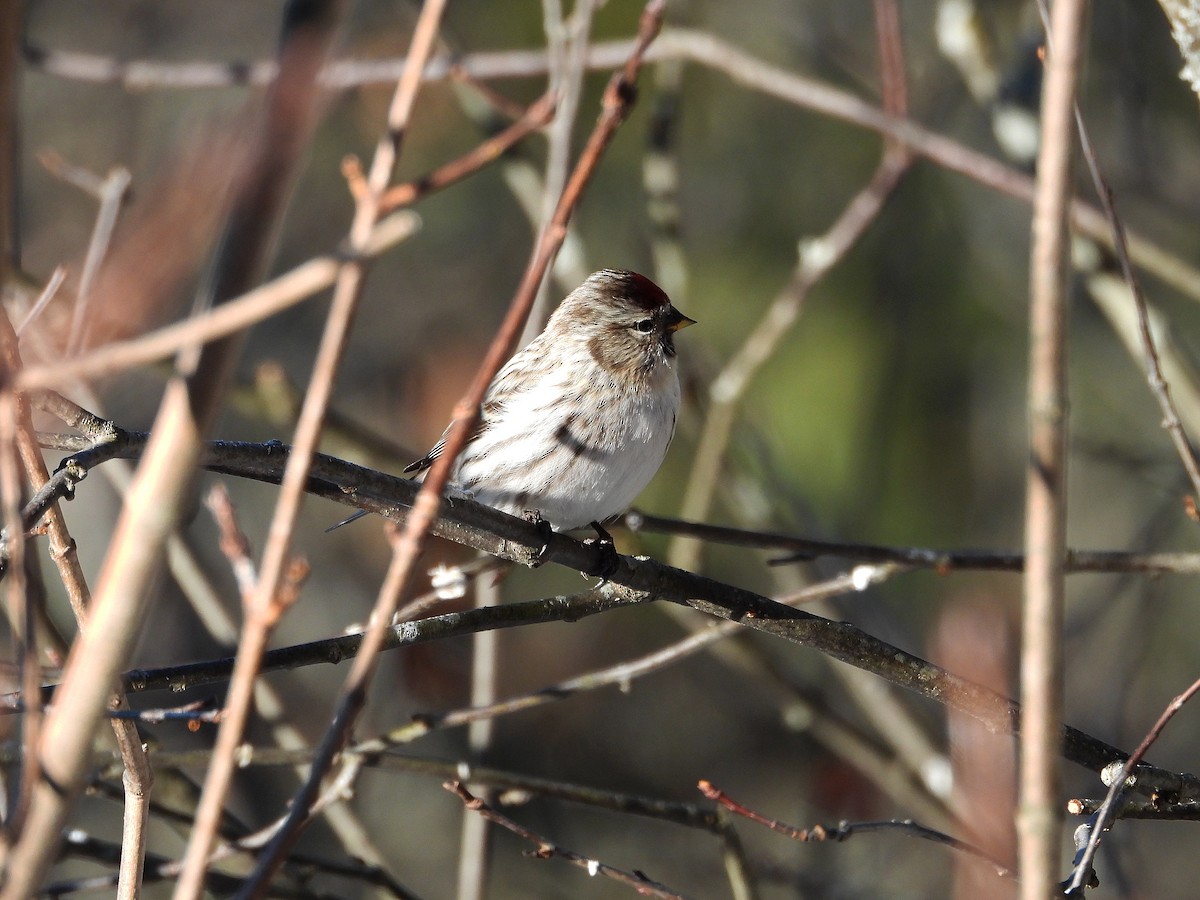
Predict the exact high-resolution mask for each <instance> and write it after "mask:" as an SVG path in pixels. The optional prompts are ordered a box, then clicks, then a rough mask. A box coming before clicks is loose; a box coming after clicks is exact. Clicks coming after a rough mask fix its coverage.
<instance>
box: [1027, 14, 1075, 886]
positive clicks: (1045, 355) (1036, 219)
mask: <svg viewBox="0 0 1200 900" xmlns="http://www.w3.org/2000/svg"><path fill="white" fill-rule="evenodd" d="M1084 8H1085V3H1084V2H1082V0H1057V2H1056V3H1055V5H1054V13H1053V19H1052V23H1051V28H1050V30H1049V32H1048V35H1047V42H1048V44H1049V53H1048V57H1047V64H1046V82H1045V86H1044V90H1043V95H1042V122H1041V135H1042V144H1041V148H1040V152H1039V154H1038V164H1037V172H1038V176H1037V195H1036V197H1035V200H1034V211H1033V247H1032V249H1031V259H1030V310H1029V329H1030V359H1029V388H1028V410H1029V455H1028V459H1029V461H1028V464H1027V468H1026V511H1025V559H1026V567H1025V578H1024V602H1023V616H1022V635H1021V698H1022V703H1023V705H1024V709H1023V711H1022V715H1021V735H1020V742H1021V743H1020V746H1021V755H1020V777H1019V781H1020V789H1019V803H1020V812H1019V813H1018V816H1017V850H1018V858H1019V863H1020V865H1019V867H1020V870H1021V878H1022V880H1021V896H1022V897H1023V898H1027V900H1035V898H1036V900H1044V898H1045V897H1048V896H1050V894H1051V893H1052V892H1053V891H1054V889H1055V887H1056V885H1057V883H1058V878H1057V868H1058V854H1059V831H1060V829H1061V824H1062V809H1061V805H1060V801H1059V783H1060V774H1059V753H1058V748H1059V742H1060V740H1061V734H1062V717H1063V711H1062V704H1063V697H1062V693H1063V660H1062V628H1063V594H1064V575H1065V571H1064V568H1063V561H1064V559H1065V555H1066V521H1067V502H1066V496H1067V495H1066V491H1067V477H1066V473H1067V469H1066V466H1067V433H1068V426H1067V376H1066V365H1067V363H1066V360H1067V345H1066V336H1067V305H1068V304H1067V299H1068V296H1069V295H1068V276H1069V271H1070V253H1069V248H1068V241H1069V235H1068V231H1067V222H1068V210H1069V206H1070V197H1071V157H1072V149H1073V132H1074V128H1073V122H1072V119H1071V112H1072V109H1073V107H1074V98H1075V86H1076V80H1077V78H1078V74H1079V59H1080V52H1081V51H1080V43H1081V38H1082V22H1083V13H1084Z"/></svg>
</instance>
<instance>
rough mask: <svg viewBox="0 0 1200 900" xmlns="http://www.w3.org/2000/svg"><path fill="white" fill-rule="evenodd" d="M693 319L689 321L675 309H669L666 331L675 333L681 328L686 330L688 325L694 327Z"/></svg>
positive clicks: (694, 321)
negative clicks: (669, 315) (669, 317)
mask: <svg viewBox="0 0 1200 900" xmlns="http://www.w3.org/2000/svg"><path fill="white" fill-rule="evenodd" d="M695 324H696V320H695V319H689V318H688V317H687V316H685V315H684V314H683V313H681V312H680V311H679V310H677V309H676V308H675V307H673V306H672V307H671V320H670V323H669V324H668V325H667V331H670V332H675V331H678V330H679V329H681V328H687V327H688V326H689V325H695Z"/></svg>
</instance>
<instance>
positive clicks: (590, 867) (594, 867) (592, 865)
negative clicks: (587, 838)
mask: <svg viewBox="0 0 1200 900" xmlns="http://www.w3.org/2000/svg"><path fill="white" fill-rule="evenodd" d="M587 873H588V874H589V875H591V876H592V877H593V878H595V877H596V876H597V875H599V874H600V863H599V862H598V861H597V860H594V859H589V860H588V862H587Z"/></svg>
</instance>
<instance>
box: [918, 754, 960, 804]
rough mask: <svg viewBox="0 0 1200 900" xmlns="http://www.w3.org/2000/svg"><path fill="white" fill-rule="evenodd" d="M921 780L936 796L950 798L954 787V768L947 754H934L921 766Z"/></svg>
mask: <svg viewBox="0 0 1200 900" xmlns="http://www.w3.org/2000/svg"><path fill="white" fill-rule="evenodd" d="M921 780H922V781H924V782H925V786H926V787H928V788H929V792H930V793H931V794H933V795H934V796H935V797H941V798H942V799H948V798H949V797H950V792H951V791H952V790H953V789H954V769H953V768H952V767H951V765H950V759H949V757H946V756H934V757H931V758H930V759H929V760H927V761H926V762H925V765H923V766H922V767H921Z"/></svg>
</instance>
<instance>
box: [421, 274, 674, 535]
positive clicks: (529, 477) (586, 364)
mask: <svg viewBox="0 0 1200 900" xmlns="http://www.w3.org/2000/svg"><path fill="white" fill-rule="evenodd" d="M694 321H695V320H693V319H689V318H688V317H687V316H685V315H683V313H681V312H679V310H677V309H675V307H674V306H672V305H671V301H670V300H669V299H668V297H667V295H666V294H665V293H664V292H663V291H662V289H661V288H659V287H658V285H656V284H655V283H654V282H652V281H651V280H650V279H649V278H646V277H645V276H644V275H639V274H638V273H636V272H629V271H626V270H624V269H602V270H601V271H599V272H596V273H595V274H593V275H591V276H590V277H589V278H588V279H587V280H586V281H585V282H584V283H583V284H581V285H580V286H579V287H577V288H576V289H575V290H574V291H572V292H571V293H570V294H569V295H568V296H567V298H566V299H565V300H563V302H562V303H561V304H560V305H559V307H558V309H556V310H555V311H554V314H553V315H552V316H551V317H550V320H549V321H548V322H547V323H546V327H545V329H544V330H543V331H542V333H541V334H539V335H538V336H537V337H536V338H534V340H533V341H531V342H530V343H529V344H528V345H527V346H526V347H525V348H524V349H523V350H521V351H520V352H519V353H517V354H516V355H515V356H513V357H512V359H510V360H509V361H508V362H507V363H506V364H505V366H504V368H502V369H501V370H500V372H499V373H498V374H497V375H496V377H495V378H494V379H493V380H492V383H491V385H490V386H489V387H488V391H487V394H486V396H485V397H484V401H483V407H482V417H481V419H480V423H479V427H478V430H477V431H476V432H475V434H474V435H473V436H472V438H471V440H470V441H469V442H468V443H467V445H466V447H465V448H464V449H463V452H462V453H461V454H460V455H459V458H458V461H457V462H456V464H455V466H454V469H453V471H452V472H451V474H450V481H451V482H452V483H453V484H454V485H455V486H456V487H458V488H459V489H460V490H462V491H465V492H467V493H469V494H471V495H472V496H473V497H474V499H476V500H477V501H479V502H480V503H484V504H486V505H487V506H491V507H495V508H496V509H500V510H503V511H504V512H507V513H511V514H513V515H518V516H520V515H525V514H527V513H534V512H536V513H537V514H538V515H540V517H541V518H542V519H543V520H544V521H546V522H549V523H550V525H551V526H553V528H554V529H555V530H557V531H569V530H570V529H573V528H579V527H581V526H583V525H588V524H594V525H595V524H598V523H600V522H603V521H604V520H605V519H607V518H609V517H610V516H614V515H616V514H617V513H619V512H624V511H625V510H626V509H627V508H628V507H629V505H630V504H631V503H633V501H634V499H635V498H636V497H637V495H638V494H640V493H641V491H642V489H643V488H644V487H645V486H646V485H647V484H648V483H649V481H650V479H651V478H653V477H654V473H655V472H657V471H658V467H659V466H660V465H662V461H663V458H664V457H665V456H666V454H667V447H668V446H669V445H670V443H671V438H672V436H673V435H674V433H675V417H676V413H677V412H678V410H679V376H678V374H677V373H676V371H675V332H676V331H678V330H679V329H681V328H686V327H687V326H688V325H692V324H694ZM444 446H445V439H444V438H443V440H441V441H439V442H438V444H437V446H435V447H434V448H433V449H432V450H430V451H429V453H428V454H427V455H426V456H425V457H423V458H422V459H419V460H417V461H416V462H414V463H412V464H411V465H410V466H408V467H407V468H406V469H405V470H404V471H405V472H422V471H424V470H425V469H428V468H429V467H430V466H431V465H433V461H434V460H435V459H437V457H438V455H439V454H440V453H441V452H442V448H443V447H444ZM598 531H599V532H600V534H601V536H602V537H604V536H605V535H604V532H603V530H602V529H598Z"/></svg>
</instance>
